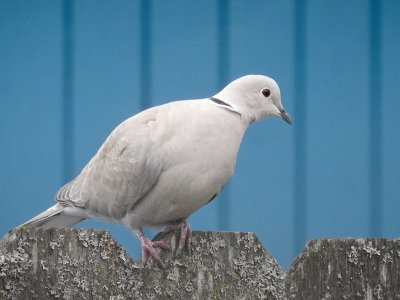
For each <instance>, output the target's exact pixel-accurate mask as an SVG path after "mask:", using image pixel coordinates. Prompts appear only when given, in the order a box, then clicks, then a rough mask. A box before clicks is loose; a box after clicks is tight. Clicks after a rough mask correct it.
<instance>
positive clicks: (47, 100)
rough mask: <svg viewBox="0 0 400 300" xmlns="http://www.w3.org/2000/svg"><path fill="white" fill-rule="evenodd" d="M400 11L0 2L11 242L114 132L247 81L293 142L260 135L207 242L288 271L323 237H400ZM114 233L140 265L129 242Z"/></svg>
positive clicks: (1, 166) (275, 133)
mask: <svg viewBox="0 0 400 300" xmlns="http://www.w3.org/2000/svg"><path fill="white" fill-rule="evenodd" d="M399 15H400V1H389V0H387V1H373V0H371V1H369V2H368V1H363V0H359V1H355V0H354V1H344V0H343V1H336V0H335V1H317V0H315V1H312V0H309V1H272V0H271V1H261V0H259V1H255V0H253V1H244V0H243V1H211V0H209V1H177V0H173V1H172V0H170V1H145V0H143V1H122V0H118V1H67V0H66V1H51V0H47V1H44V0H43V1H11V0H10V1H5V0H2V1H1V2H0V141H1V148H0V156H1V160H0V191H1V193H0V201H1V207H2V209H1V213H0V217H1V222H0V234H3V233H5V232H6V231H7V230H9V229H11V228H12V227H14V226H16V225H18V224H19V223H22V222H24V221H26V220H27V219H28V218H30V217H32V216H34V215H35V214H36V213H38V212H40V211H42V210H44V209H46V208H47V207H48V206H50V205H52V204H53V198H54V194H55V193H56V191H57V189H58V188H59V187H60V186H61V185H62V184H63V183H64V182H66V181H68V180H70V179H72V178H73V177H74V176H76V175H77V174H78V173H79V171H80V170H81V168H82V167H83V166H84V165H85V164H86V162H87V161H88V160H89V159H90V158H91V156H92V155H93V154H94V153H95V152H96V150H97V149H98V147H99V146H100V145H101V143H102V142H103V141H104V139H105V137H106V136H107V135H108V134H109V133H110V131H111V130H112V129H113V128H114V127H115V126H116V125H117V124H118V123H120V122H121V121H122V120H124V119H125V118H127V117H128V116H130V115H132V114H134V113H136V112H138V111H140V110H142V109H144V108H146V107H149V106H152V105H156V104H160V103H164V102H167V101H170V100H175V99H186V98H202V97H207V96H210V95H213V94H215V93H216V92H217V91H218V90H219V89H221V88H222V87H223V86H224V85H225V84H226V83H228V82H229V81H231V80H232V79H235V78H237V77H239V76H241V75H244V74H250V73H253V74H254V73H262V74H266V75H269V76H271V77H273V78H275V79H276V80H277V81H278V83H279V84H280V87H281V90H282V100H283V103H284V104H285V108H286V110H287V111H288V112H289V113H291V114H292V116H293V118H294V124H293V126H292V127H290V126H288V125H287V124H286V123H284V122H282V121H281V120H278V119H272V120H268V121H266V122H262V123H257V124H254V125H253V126H252V128H250V129H249V131H248V133H247V135H246V137H245V139H244V141H243V144H242V148H241V151H240V154H239V157H238V162H237V166H236V170H235V174H234V176H233V178H232V179H231V181H230V183H229V184H228V186H227V188H226V189H225V190H224V193H223V194H222V195H221V196H219V197H218V198H219V199H217V200H216V201H213V202H212V203H211V204H210V205H208V206H207V207H204V208H203V209H201V210H200V211H198V212H197V213H195V214H194V215H193V216H192V217H191V218H190V222H191V224H192V227H193V228H194V229H196V230H234V231H254V232H256V233H257V235H258V236H259V237H260V238H261V240H262V241H263V243H264V244H265V245H266V247H267V248H268V249H269V250H270V251H271V252H272V254H273V255H274V256H275V257H276V258H277V259H278V261H279V262H280V263H281V264H282V265H283V266H285V267H286V266H288V264H289V263H290V262H291V261H292V259H293V258H294V256H295V255H296V254H297V253H298V252H299V251H300V250H301V248H302V247H303V246H304V243H305V242H306V240H309V239H312V238H316V237H345V236H356V237H359V236H381V237H388V238H394V237H397V236H399V234H400V199H399V198H400V196H399V195H400V180H399V174H400V159H399V156H400V134H399V130H398V126H399V125H398V121H399V116H400V85H399V78H400V18H399ZM79 226H90V227H91V226H95V227H98V228H108V229H110V230H111V232H112V234H113V235H114V236H115V237H116V238H117V240H118V241H119V242H120V243H122V244H123V245H124V246H125V247H126V248H127V249H128V250H129V251H130V253H131V254H132V255H135V256H137V254H135V253H138V251H137V250H138V247H139V244H138V242H137V241H136V238H135V237H133V236H132V234H131V233H130V232H129V230H128V229H126V228H124V227H122V226H117V225H108V224H104V223H97V222H93V221H90V222H88V221H86V222H84V223H82V224H80V225H79Z"/></svg>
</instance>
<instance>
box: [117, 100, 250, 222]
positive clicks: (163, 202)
mask: <svg viewBox="0 0 400 300" xmlns="http://www.w3.org/2000/svg"><path fill="white" fill-rule="evenodd" d="M179 105H182V107H179ZM179 105H178V106H177V105H175V106H174V107H173V109H170V110H168V111H167V113H166V114H165V113H164V114H163V116H160V117H158V118H157V121H155V122H154V123H153V124H150V126H151V127H152V138H153V139H154V140H157V141H160V144H159V147H160V148H159V150H160V151H161V153H162V170H161V173H160V176H159V177H158V179H157V182H156V183H155V185H154V186H153V188H152V189H151V190H150V191H149V193H148V194H147V195H146V196H145V197H143V199H141V200H140V201H138V203H137V204H136V205H135V206H134V208H133V209H132V211H131V212H130V213H129V214H128V215H127V216H126V218H125V220H124V223H128V224H127V225H129V226H131V227H138V226H162V225H164V224H167V223H169V222H173V221H175V220H179V219H182V218H186V217H188V216H189V215H191V214H192V213H193V212H194V211H196V210H197V209H199V208H200V207H202V206H203V205H205V204H206V203H207V202H208V201H209V200H210V199H211V198H212V197H213V196H214V195H215V194H217V193H218V192H219V191H220V190H221V188H222V186H223V185H224V184H225V183H226V181H227V180H228V179H229V177H230V176H231V175H232V173H233V170H234V167H235V163H236V157H237V153H238V150H239V146H240V143H241V140H242V138H243V134H244V132H245V129H246V126H245V125H243V124H242V121H241V119H240V115H238V114H237V113H234V112H231V111H228V110H225V109H223V108H220V107H218V106H214V105H212V104H209V103H208V102H206V101H199V100H197V101H185V102H182V103H179ZM194 109H195V110H196V114H193V113H191V114H189V113H188V112H189V111H193V110H194ZM186 110H187V111H186ZM189 115H190V117H189Z"/></svg>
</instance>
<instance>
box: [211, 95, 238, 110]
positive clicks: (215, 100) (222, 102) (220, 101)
mask: <svg viewBox="0 0 400 300" xmlns="http://www.w3.org/2000/svg"><path fill="white" fill-rule="evenodd" d="M208 99H210V100H211V101H214V102H215V103H217V104H220V105H225V106H229V107H230V108H233V107H232V106H230V105H229V104H228V103H226V102H224V101H222V100H221V99H218V98H215V97H210V98H208Z"/></svg>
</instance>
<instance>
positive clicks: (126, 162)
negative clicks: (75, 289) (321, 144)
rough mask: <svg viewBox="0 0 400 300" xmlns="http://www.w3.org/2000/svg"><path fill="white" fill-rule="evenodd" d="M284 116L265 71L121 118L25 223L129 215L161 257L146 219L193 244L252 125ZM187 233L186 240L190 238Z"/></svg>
mask: <svg viewBox="0 0 400 300" xmlns="http://www.w3.org/2000/svg"><path fill="white" fill-rule="evenodd" d="M270 116H280V117H282V118H283V119H284V120H285V121H287V122H288V123H291V119H290V117H289V116H288V114H287V113H286V112H285V111H284V109H283V107H282V104H281V97H280V91H279V87H278V85H277V84H276V82H275V81H274V80H273V79H271V78H268V77H266V76H262V75H248V76H244V77H241V78H239V79H237V80H235V81H233V82H232V83H230V84H229V85H228V86H227V87H225V88H224V89H223V90H222V91H221V92H219V93H218V94H217V95H215V96H214V97H210V98H206V99H199V100H185V101H176V102H170V103H167V104H164V105H160V106H156V107H153V108H150V109H147V110H145V111H143V112H141V113H139V114H137V115H134V116H133V117H131V118H129V119H127V120H126V121H124V122H122V123H121V124H120V125H119V126H117V128H115V129H114V131H113V132H112V133H111V134H110V136H109V137H108V138H107V139H106V141H105V142H104V143H103V145H102V146H101V147H100V149H99V150H98V152H97V153H96V155H95V156H94V157H93V158H92V159H91V160H90V161H89V163H88V164H87V165H86V166H85V168H84V169H83V170H82V172H81V173H80V174H79V175H78V176H77V177H76V178H75V179H74V180H72V181H71V182H69V183H67V184H66V185H65V186H63V187H62V188H61V189H60V190H59V191H58V193H57V195H56V200H57V204H55V205H54V206H52V207H51V208H49V209H48V210H46V211H44V212H42V213H41V214H39V215H38V216H36V217H34V218H33V219H31V220H29V221H28V222H26V223H24V224H22V225H21V226H26V227H37V226H44V227H66V226H72V225H73V224H76V223H78V222H80V221H81V220H83V219H86V218H93V219H100V220H106V221H112V222H118V223H122V224H124V225H125V226H127V227H128V228H130V229H131V230H132V231H134V232H135V233H136V234H137V235H138V237H139V239H140V240H141V243H142V254H143V256H142V258H143V260H144V261H146V260H147V252H149V253H150V254H151V255H152V256H153V257H154V258H155V259H156V260H157V261H158V262H159V263H160V265H163V264H162V261H161V259H159V257H158V254H157V252H156V251H155V250H154V247H163V248H167V247H168V245H167V244H166V243H163V242H151V241H149V240H148V239H147V238H146V237H145V236H144V234H143V232H142V227H146V226H151V227H167V228H177V227H179V228H181V241H180V245H179V249H180V250H181V249H182V248H183V246H184V245H185V243H186V244H187V245H188V246H190V235H191V230H190V227H189V226H188V224H187V222H186V218H188V217H189V216H190V215H191V214H192V213H193V212H194V211H196V210H198V209H199V208H200V207H202V206H203V205H205V204H207V203H208V202H209V201H210V199H212V198H213V197H214V196H215V195H216V194H218V193H219V192H220V190H221V189H222V187H223V185H224V184H225V182H226V181H227V180H228V178H229V177H230V176H231V175H232V173H233V169H234V167H235V163H236V156H237V153H238V150H239V146H240V143H241V140H242V137H243V135H244V133H245V131H246V129H247V127H248V126H249V125H250V124H251V123H252V122H254V121H257V120H261V119H264V118H266V117H270ZM186 239H187V241H186Z"/></svg>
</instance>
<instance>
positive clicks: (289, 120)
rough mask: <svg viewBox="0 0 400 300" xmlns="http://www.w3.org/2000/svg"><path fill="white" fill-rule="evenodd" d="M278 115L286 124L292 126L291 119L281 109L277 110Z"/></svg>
mask: <svg viewBox="0 0 400 300" xmlns="http://www.w3.org/2000/svg"><path fill="white" fill-rule="evenodd" d="M279 114H280V116H281V118H282V119H283V120H285V121H286V122H287V123H289V124H290V125H292V118H291V117H290V116H289V114H288V113H287V112H286V111H285V110H284V109H283V108H282V109H279Z"/></svg>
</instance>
